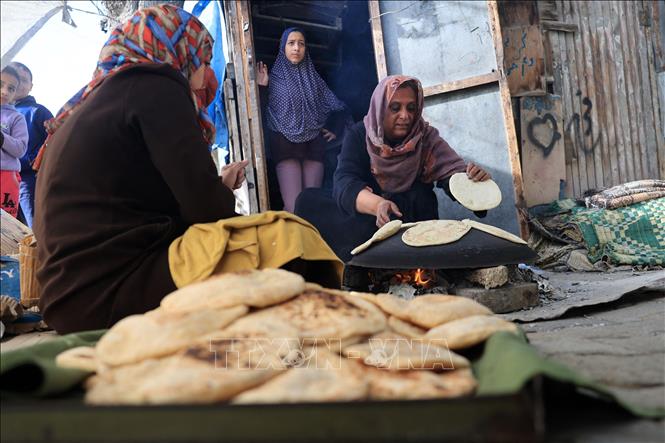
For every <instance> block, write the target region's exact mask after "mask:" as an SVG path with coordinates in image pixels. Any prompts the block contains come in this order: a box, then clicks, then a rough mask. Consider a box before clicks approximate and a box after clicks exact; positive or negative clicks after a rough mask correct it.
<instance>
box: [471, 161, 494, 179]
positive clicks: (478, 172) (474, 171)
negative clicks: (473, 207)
mask: <svg viewBox="0 0 665 443" xmlns="http://www.w3.org/2000/svg"><path fill="white" fill-rule="evenodd" d="M466 175H467V177H469V178H470V179H471V180H472V181H474V182H484V181H485V180H489V179H491V178H492V176H491V175H490V173H489V172H487V171H485V170H484V169H483V168H481V167H480V166H478V165H477V164H475V163H469V164H468V165H466Z"/></svg>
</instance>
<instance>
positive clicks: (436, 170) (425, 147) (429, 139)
mask: <svg viewBox="0 0 665 443" xmlns="http://www.w3.org/2000/svg"><path fill="white" fill-rule="evenodd" d="M406 82H412V83H413V84H414V85H415V86H416V87H417V89H418V103H417V106H418V109H417V110H416V115H415V120H414V123H413V126H412V127H411V131H410V132H409V134H408V135H407V136H406V137H405V138H404V140H403V141H402V142H401V143H400V144H399V145H397V146H394V147H391V146H389V145H387V144H386V143H385V141H384V138H383V116H384V115H385V112H386V110H387V109H388V105H389V104H390V100H391V99H392V97H393V95H394V94H395V91H397V89H399V87H400V86H402V85H403V84H404V83H406ZM423 107H424V98H423V87H422V85H421V84H420V80H418V79H417V78H415V77H408V76H404V75H391V76H388V77H386V78H384V79H383V80H381V81H380V82H379V84H378V85H377V86H376V88H375V89H374V93H372V100H371V102H370V105H369V111H368V112H367V115H366V116H365V118H364V119H363V122H364V123H365V129H366V131H367V135H366V136H365V141H366V142H367V152H368V153H369V158H370V165H371V170H372V174H373V175H374V178H376V181H377V183H378V184H379V186H381V189H382V190H383V191H385V192H389V193H398V192H404V191H407V190H408V189H410V188H411V186H412V185H413V183H414V182H415V181H416V180H420V181H422V182H423V183H432V182H434V181H436V180H441V179H444V178H446V177H449V176H450V175H452V174H453V173H455V172H462V171H464V170H465V169H466V164H465V163H464V160H463V159H462V158H461V157H460V156H459V155H457V153H456V152H455V151H454V150H453V149H452V148H451V147H450V146H449V145H448V143H446V141H445V140H444V139H442V138H441V136H440V135H439V131H438V130H437V129H436V128H433V127H431V126H430V125H429V123H427V122H426V121H425V120H424V119H423V117H422V114H423Z"/></svg>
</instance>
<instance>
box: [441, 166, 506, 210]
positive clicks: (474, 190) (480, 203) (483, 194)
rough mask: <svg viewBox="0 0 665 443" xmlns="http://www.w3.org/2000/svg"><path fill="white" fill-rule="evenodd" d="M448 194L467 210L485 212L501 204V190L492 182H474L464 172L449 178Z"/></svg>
mask: <svg viewBox="0 0 665 443" xmlns="http://www.w3.org/2000/svg"><path fill="white" fill-rule="evenodd" d="M450 193H451V194H453V196H454V197H455V199H457V201H458V202H459V203H460V204H461V205H462V206H464V207H465V208H467V209H470V210H472V211H485V210H487V209H493V208H496V207H497V206H499V205H500V204H501V189H499V186H498V185H497V184H496V182H495V181H494V180H491V179H490V180H485V181H482V182H474V181H473V180H471V179H470V178H469V177H468V176H467V175H466V172H458V173H457V174H453V175H452V176H451V177H450Z"/></svg>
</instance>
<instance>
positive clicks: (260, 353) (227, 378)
mask: <svg viewBox="0 0 665 443" xmlns="http://www.w3.org/2000/svg"><path fill="white" fill-rule="evenodd" d="M496 331H512V332H515V331H517V327H516V326H515V325H514V324H512V323H510V322H507V321H504V320H502V319H500V318H498V317H494V316H493V315H492V313H491V312H490V311H489V310H488V309H487V308H486V307H484V306H482V305H480V304H478V303H476V302H474V301H473V300H470V299H467V298H463V297H455V296H449V295H425V296H421V297H417V298H415V299H414V300H412V301H406V300H403V299H400V298H398V297H395V296H392V295H388V294H379V295H374V294H365V293H354V292H345V291H339V290H333V289H326V288H322V287H320V286H318V285H314V284H310V283H306V282H305V281H304V280H303V279H302V277H300V276H299V275H297V274H293V273H290V272H287V271H284V270H278V269H268V270H262V271H245V272H240V273H231V274H225V275H222V276H214V277H211V278H209V279H207V280H205V281H203V282H200V283H195V284H192V285H189V286H187V287H184V288H181V289H179V290H177V291H175V292H173V293H171V294H169V295H168V296H166V297H165V298H164V299H163V300H162V303H161V305H160V306H159V307H158V308H157V309H155V310H153V311H150V312H147V313H146V314H143V315H134V316H130V317H127V318H125V319H123V320H121V321H120V322H118V323H117V324H116V325H115V326H114V327H113V328H111V329H110V330H109V331H108V332H107V333H106V334H105V335H104V336H103V337H102V338H101V340H100V341H99V342H98V344H97V346H96V347H95V348H74V349H70V350H68V351H65V352H63V353H62V354H60V355H59V356H58V357H57V359H56V362H57V364H58V365H61V366H64V367H71V368H79V369H83V370H86V371H90V372H91V373H93V374H92V376H91V377H89V378H88V379H87V381H86V390H87V393H86V402H87V403H89V404H183V403H215V402H231V403H295V402H329V401H355V400H373V399H382V400H385V399H423V398H450V397H458V396H465V395H472V394H473V393H474V390H475V387H476V380H475V379H474V377H473V374H472V372H471V369H470V364H469V361H468V360H467V359H466V358H465V357H463V356H462V355H460V354H458V353H457V352H456V351H458V350H461V349H464V348H467V347H470V346H474V345H476V344H479V343H482V342H483V341H484V340H486V339H487V338H488V337H489V336H490V335H491V334H493V333H494V332H496Z"/></svg>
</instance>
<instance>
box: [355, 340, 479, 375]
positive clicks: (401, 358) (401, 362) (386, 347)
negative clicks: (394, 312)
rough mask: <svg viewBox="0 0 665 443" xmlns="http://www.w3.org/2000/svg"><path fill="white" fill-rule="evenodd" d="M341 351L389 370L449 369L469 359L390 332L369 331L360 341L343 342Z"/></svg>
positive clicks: (428, 342)
mask: <svg viewBox="0 0 665 443" xmlns="http://www.w3.org/2000/svg"><path fill="white" fill-rule="evenodd" d="M343 354H344V355H345V356H346V357H348V358H351V359H358V360H360V361H362V362H363V363H364V364H365V365H368V366H375V367H377V368H383V369H389V370H393V371H406V370H412V369H432V370H436V369H438V370H444V369H447V370H452V369H458V368H468V367H469V366H470V365H471V364H470V363H469V360H467V359H466V358H464V357H462V356H461V355H458V354H455V353H454V352H452V351H450V350H449V349H446V348H445V347H442V346H440V345H439V344H437V343H432V342H431V341H429V340H428V341H425V340H424V339H422V338H409V337H405V336H403V335H400V334H396V333H394V332H382V333H380V334H376V335H373V336H372V337H370V338H369V339H368V340H366V341H364V342H363V343H358V344H354V345H349V346H345V347H344V350H343Z"/></svg>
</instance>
